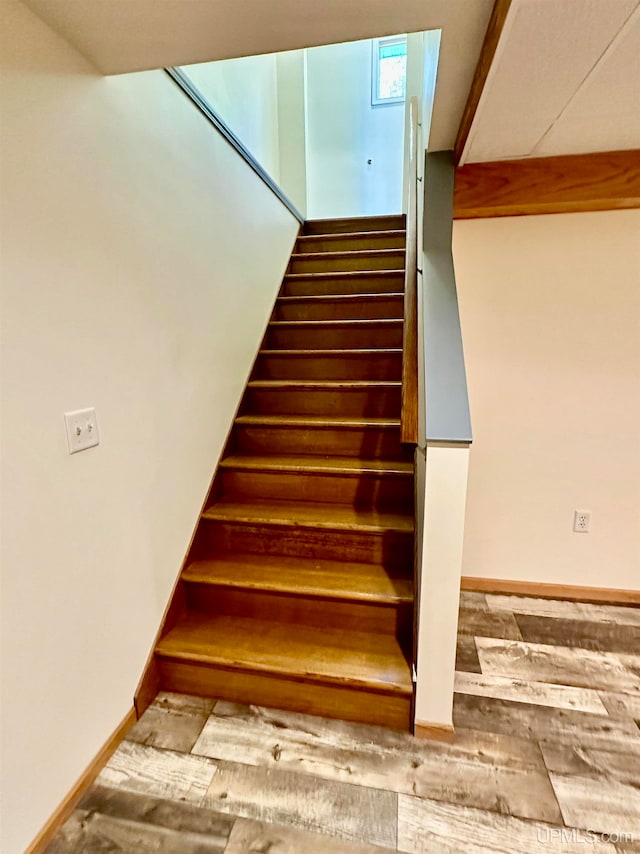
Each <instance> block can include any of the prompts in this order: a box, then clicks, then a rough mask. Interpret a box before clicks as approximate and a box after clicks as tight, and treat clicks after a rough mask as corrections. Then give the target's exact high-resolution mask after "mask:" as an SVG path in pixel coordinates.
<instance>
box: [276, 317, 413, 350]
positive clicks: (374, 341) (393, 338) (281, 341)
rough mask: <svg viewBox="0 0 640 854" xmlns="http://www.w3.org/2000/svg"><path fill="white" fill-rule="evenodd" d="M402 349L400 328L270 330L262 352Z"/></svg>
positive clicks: (342, 327) (289, 328)
mask: <svg viewBox="0 0 640 854" xmlns="http://www.w3.org/2000/svg"><path fill="white" fill-rule="evenodd" d="M376 347H383V348H387V347H402V324H401V323H394V324H391V325H389V326H364V327H361V328H357V327H356V328H347V327H344V326H337V327H334V328H331V327H329V328H326V327H325V328H320V329H318V328H314V327H313V326H302V327H298V328H296V327H286V328H282V327H275V328H274V327H273V326H271V327H269V330H268V331H267V337H266V341H265V348H266V349H271V350H358V349H360V348H366V349H369V348H372V349H375V348H376Z"/></svg>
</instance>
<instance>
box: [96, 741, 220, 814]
mask: <svg viewBox="0 0 640 854" xmlns="http://www.w3.org/2000/svg"><path fill="white" fill-rule="evenodd" d="M215 772H216V766H215V764H214V763H213V762H211V760H209V759H204V758H202V757H200V756H190V755H189V754H184V753H174V752H173V751H169V750H157V749H156V748H155V747H145V746H144V745H142V744H136V743H135V742H131V741H123V742H122V744H121V745H120V746H119V747H118V749H117V750H116V752H115V753H114V754H113V756H112V757H111V759H110V760H109V762H107V764H106V765H105V767H104V768H103V769H102V771H101V772H100V774H99V775H98V777H97V778H96V783H97V784H98V785H99V786H110V787H113V788H116V789H122V790H123V791H128V792H141V793H143V794H148V795H157V796H159V797H161V798H170V799H173V800H182V801H186V802H187V803H192V804H197V805H200V804H201V803H202V801H203V799H204V797H205V795H206V792H207V789H208V787H209V784H210V783H211V779H212V777H213V775H214V774H215Z"/></svg>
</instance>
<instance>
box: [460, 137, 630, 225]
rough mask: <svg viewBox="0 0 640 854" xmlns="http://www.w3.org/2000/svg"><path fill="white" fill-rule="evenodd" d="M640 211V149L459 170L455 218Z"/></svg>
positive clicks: (573, 155)
mask: <svg viewBox="0 0 640 854" xmlns="http://www.w3.org/2000/svg"><path fill="white" fill-rule="evenodd" d="M638 207H640V149H634V150H629V151H605V152H597V153H595V154H568V155H563V156H560V157H534V158H527V159H524V160H499V161H495V162H492V163H468V164H466V165H465V166H460V167H458V168H457V169H456V177H455V191H454V209H453V215H454V218H455V219H475V218H480V217H496V216H524V215H530V214H550V213H575V212H581V211H605V210H624V209H629V208H638Z"/></svg>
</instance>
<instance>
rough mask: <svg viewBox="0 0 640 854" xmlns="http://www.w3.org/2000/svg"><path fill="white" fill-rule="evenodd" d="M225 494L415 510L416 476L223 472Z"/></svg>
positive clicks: (248, 499)
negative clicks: (414, 486) (414, 487)
mask: <svg viewBox="0 0 640 854" xmlns="http://www.w3.org/2000/svg"><path fill="white" fill-rule="evenodd" d="M222 488H223V491H224V494H225V495H227V496H231V497H233V498H234V499H241V498H244V499H246V500H247V501H251V500H254V499H257V500H260V499H274V500H277V501H327V502H332V503H337V504H351V505H353V506H354V507H356V506H367V505H369V506H374V507H380V508H382V507H387V508H391V507H394V508H395V509H397V510H398V511H399V510H400V509H401V508H402V510H406V511H407V512H412V509H413V478H412V477H404V476H396V477H390V476H385V477H363V476H360V477H344V476H341V475H318V474H309V473H304V474H302V473H295V472H292V473H284V472H257V471H256V472H240V471H225V470H223V471H222Z"/></svg>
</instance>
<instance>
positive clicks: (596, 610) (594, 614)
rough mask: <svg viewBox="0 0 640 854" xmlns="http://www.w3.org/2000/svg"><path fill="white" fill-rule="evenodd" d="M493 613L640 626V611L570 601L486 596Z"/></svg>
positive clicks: (630, 608)
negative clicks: (501, 612) (502, 612)
mask: <svg viewBox="0 0 640 854" xmlns="http://www.w3.org/2000/svg"><path fill="white" fill-rule="evenodd" d="M485 595H486V598H487V604H488V605H489V608H490V609H492V610H500V611H512V612H513V613H515V614H536V615H538V616H540V617H560V618H564V619H567V620H593V621H594V622H597V623H615V624H617V625H620V626H640V608H633V607H623V606H618V605H591V604H588V603H586V602H569V601H567V600H566V599H539V598H536V597H534V596H508V595H502V594H495V593H486V594H485Z"/></svg>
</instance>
